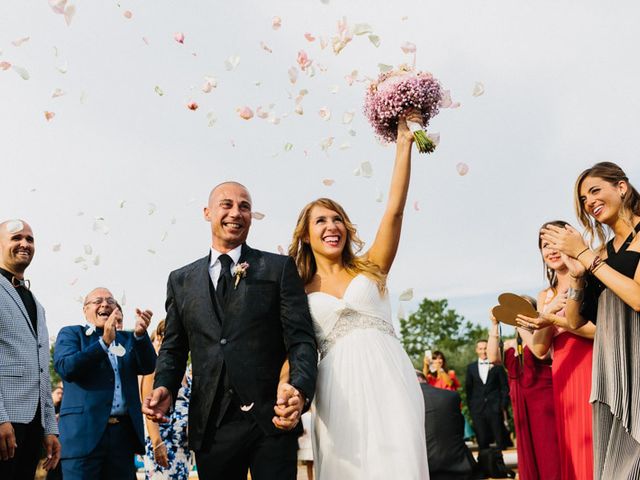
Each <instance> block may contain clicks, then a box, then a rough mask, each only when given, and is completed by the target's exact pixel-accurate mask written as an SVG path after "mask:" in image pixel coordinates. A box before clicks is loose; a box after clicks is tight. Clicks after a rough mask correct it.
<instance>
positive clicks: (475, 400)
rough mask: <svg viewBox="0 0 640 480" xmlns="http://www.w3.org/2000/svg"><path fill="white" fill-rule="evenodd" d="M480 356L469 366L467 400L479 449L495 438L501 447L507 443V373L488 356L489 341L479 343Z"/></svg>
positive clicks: (500, 448) (478, 352) (477, 351)
mask: <svg viewBox="0 0 640 480" xmlns="http://www.w3.org/2000/svg"><path fill="white" fill-rule="evenodd" d="M476 354H477V355H478V360H477V361H476V362H473V363H470V364H469V366H468V367H467V377H466V381H465V390H466V392H467V403H468V405H469V412H470V413H471V419H472V420H473V428H474V429H475V431H476V439H477V441H478V447H479V448H480V449H486V448H488V447H489V445H490V444H491V441H492V439H493V440H495V442H496V445H497V447H498V449H499V450H503V449H504V448H505V447H506V438H505V435H504V428H503V426H502V418H503V417H502V412H503V411H504V409H506V408H507V407H508V405H509V384H508V382H507V374H506V373H505V371H504V368H502V367H501V366H498V367H493V365H491V363H490V362H489V360H488V359H487V341H486V340H479V341H478V342H477V343H476Z"/></svg>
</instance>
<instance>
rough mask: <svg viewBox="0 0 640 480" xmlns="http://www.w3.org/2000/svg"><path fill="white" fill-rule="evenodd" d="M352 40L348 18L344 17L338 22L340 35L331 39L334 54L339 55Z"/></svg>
mask: <svg viewBox="0 0 640 480" xmlns="http://www.w3.org/2000/svg"><path fill="white" fill-rule="evenodd" d="M352 38H353V34H352V33H351V30H349V26H348V24H347V17H342V20H338V35H337V36H335V37H332V38H331V46H332V47H333V53H335V54H336V55H338V54H339V53H340V52H341V51H342V49H343V48H344V47H346V46H347V43H349V42H350V41H351V39H352Z"/></svg>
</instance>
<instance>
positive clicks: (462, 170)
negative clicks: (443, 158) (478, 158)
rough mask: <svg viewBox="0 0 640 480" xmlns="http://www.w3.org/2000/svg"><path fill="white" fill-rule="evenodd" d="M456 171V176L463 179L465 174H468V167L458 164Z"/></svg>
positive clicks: (464, 164) (461, 163)
mask: <svg viewBox="0 0 640 480" xmlns="http://www.w3.org/2000/svg"><path fill="white" fill-rule="evenodd" d="M456 170H457V171H458V175H460V176H461V177H464V176H465V175H466V174H467V173H469V165H467V164H466V163H464V162H460V163H458V164H457V165H456Z"/></svg>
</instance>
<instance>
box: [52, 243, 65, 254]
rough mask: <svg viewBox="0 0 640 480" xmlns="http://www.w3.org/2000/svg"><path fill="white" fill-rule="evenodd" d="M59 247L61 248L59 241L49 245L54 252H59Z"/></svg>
mask: <svg viewBox="0 0 640 480" xmlns="http://www.w3.org/2000/svg"><path fill="white" fill-rule="evenodd" d="M60 248H62V245H61V244H59V243H56V244H55V245H54V246H53V247H51V250H53V251H54V252H59V251H60Z"/></svg>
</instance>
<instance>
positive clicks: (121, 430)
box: [53, 287, 156, 480]
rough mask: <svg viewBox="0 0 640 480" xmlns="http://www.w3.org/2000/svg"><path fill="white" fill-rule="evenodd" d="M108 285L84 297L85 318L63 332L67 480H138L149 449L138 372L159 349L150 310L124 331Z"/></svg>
mask: <svg viewBox="0 0 640 480" xmlns="http://www.w3.org/2000/svg"><path fill="white" fill-rule="evenodd" d="M118 307H119V305H118V303H117V302H116V299H115V298H114V297H113V294H112V293H111V291H109V290H108V289H106V288H102V287H100V288H94V289H93V290H91V291H90V292H89V293H88V294H87V296H86V297H85V299H84V306H83V313H84V318H85V321H86V323H85V324H84V325H74V326H69V327H64V328H63V329H62V330H60V333H58V338H57V340H56V348H55V352H54V356H53V361H54V367H55V369H56V371H57V372H58V373H59V374H60V377H62V380H63V382H64V396H63V397H62V406H61V408H60V442H61V443H62V477H63V478H64V479H65V480H86V479H101V478H104V479H117V480H123V479H131V480H133V479H135V478H136V474H135V467H134V463H133V458H134V454H135V453H144V428H143V425H142V414H141V412H140V396H139V393H138V375H147V374H149V373H152V372H153V370H154V368H155V364H156V353H155V350H154V349H153V345H152V344H151V340H150V339H149V335H147V328H148V326H149V322H150V321H151V315H152V314H151V311H149V310H144V311H142V310H140V309H136V324H135V327H134V330H133V332H127V331H124V330H120V329H119V328H118V323H119V321H120V320H122V311H121V310H120V308H118Z"/></svg>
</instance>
